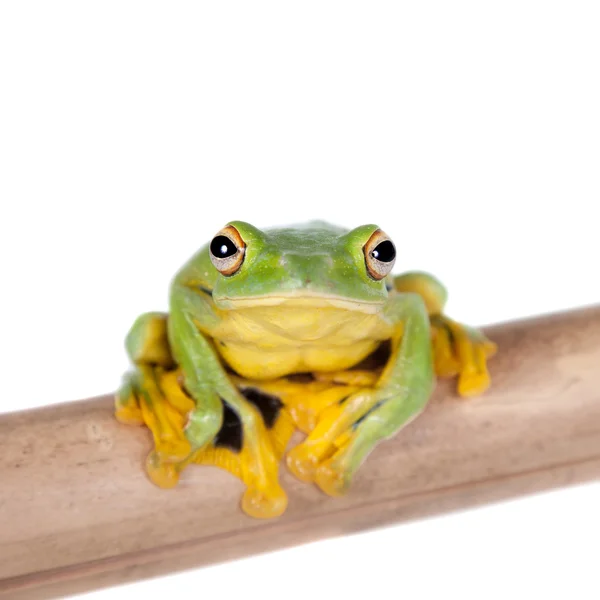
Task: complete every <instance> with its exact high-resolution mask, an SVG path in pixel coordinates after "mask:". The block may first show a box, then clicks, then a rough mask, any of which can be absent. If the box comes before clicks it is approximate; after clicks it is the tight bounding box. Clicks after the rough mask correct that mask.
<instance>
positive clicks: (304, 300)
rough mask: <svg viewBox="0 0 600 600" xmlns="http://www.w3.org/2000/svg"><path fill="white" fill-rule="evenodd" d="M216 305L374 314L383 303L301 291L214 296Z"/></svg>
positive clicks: (238, 308)
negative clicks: (233, 296) (280, 307)
mask: <svg viewBox="0 0 600 600" xmlns="http://www.w3.org/2000/svg"><path fill="white" fill-rule="evenodd" d="M214 300H215V303H216V304H217V306H218V307H219V308H220V309H222V310H240V309H245V308H261V307H271V306H285V307H286V308H287V307H289V308H314V309H318V308H339V309H342V310H350V311H355V312H361V313H367V314H376V313H378V312H380V311H381V309H382V308H383V307H384V305H385V301H384V300H370V301H369V300H354V299H351V298H344V297H343V296H333V295H331V296H329V295H327V294H317V293H315V294H310V293H306V291H303V292H302V293H290V294H277V295H274V294H269V295H265V296H247V297H245V298H239V297H236V298H227V297H219V298H214Z"/></svg>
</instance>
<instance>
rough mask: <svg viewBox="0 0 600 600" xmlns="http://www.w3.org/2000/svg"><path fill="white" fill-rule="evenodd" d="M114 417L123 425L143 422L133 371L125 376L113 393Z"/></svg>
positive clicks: (141, 423)
mask: <svg viewBox="0 0 600 600" xmlns="http://www.w3.org/2000/svg"><path fill="white" fill-rule="evenodd" d="M115 417H116V419H117V420H118V421H119V422H120V423H124V424H125V425H143V424H144V417H143V415H142V410H141V408H140V400H139V397H138V393H137V386H136V378H135V374H134V373H128V374H127V375H126V376H125V378H124V380H123V384H122V385H121V387H120V388H119V390H118V391H117V393H116V394H115Z"/></svg>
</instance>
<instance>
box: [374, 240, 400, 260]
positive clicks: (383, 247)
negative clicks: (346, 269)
mask: <svg viewBox="0 0 600 600" xmlns="http://www.w3.org/2000/svg"><path fill="white" fill-rule="evenodd" d="M371 256H372V257H373V258H376V259H377V260H379V261H381V262H386V263H387V262H392V261H393V260H394V259H395V258H396V248H394V244H392V242H390V240H385V242H381V244H377V246H375V249H374V250H373V251H372V252H371Z"/></svg>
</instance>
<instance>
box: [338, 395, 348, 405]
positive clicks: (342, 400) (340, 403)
mask: <svg viewBox="0 0 600 600" xmlns="http://www.w3.org/2000/svg"><path fill="white" fill-rule="evenodd" d="M348 398H350V395H348V396H346V397H344V398H342V399H341V400H338V405H339V406H341V405H342V404H344V402H346V400H348Z"/></svg>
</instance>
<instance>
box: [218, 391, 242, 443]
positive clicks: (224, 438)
mask: <svg viewBox="0 0 600 600" xmlns="http://www.w3.org/2000/svg"><path fill="white" fill-rule="evenodd" d="M221 402H222V403H223V425H221V429H219V433H217V435H216V436H215V439H214V442H213V444H214V446H215V447H216V448H220V447H224V448H229V449H230V450H232V451H233V452H235V453H238V452H241V450H242V445H243V443H244V432H243V429H242V420H241V419H240V417H239V415H238V414H237V413H236V412H235V410H233V408H231V406H230V405H229V404H228V403H227V402H226V401H225V400H223V398H221Z"/></svg>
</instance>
